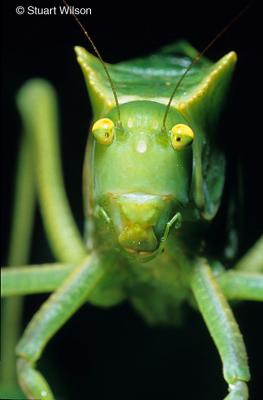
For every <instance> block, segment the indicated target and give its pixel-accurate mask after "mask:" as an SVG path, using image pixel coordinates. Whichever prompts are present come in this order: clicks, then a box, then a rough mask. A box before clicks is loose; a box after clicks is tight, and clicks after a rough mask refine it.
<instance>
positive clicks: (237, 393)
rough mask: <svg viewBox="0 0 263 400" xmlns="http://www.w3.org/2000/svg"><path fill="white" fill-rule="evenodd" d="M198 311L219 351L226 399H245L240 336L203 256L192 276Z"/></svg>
mask: <svg viewBox="0 0 263 400" xmlns="http://www.w3.org/2000/svg"><path fill="white" fill-rule="evenodd" d="M191 287H192V290H193V293H194V296H195V299H196V301H197V304H198V307H199V310H200V312H201V314H202V316H203V318H204V320H205V322H206V325H207V327H208V330H209V332H210V334H211V336H212V338H213V340H214V342H215V344H216V347H217V349H218V351H219V354H220V357H221V360H222V363H223V374H224V378H225V380H226V382H227V383H228V385H229V395H228V396H227V397H226V399H227V400H246V399H248V390H247V385H246V382H248V380H249V379H250V374H249V367H248V363H247V355H246V349H245V345H244V342H243V338H242V335H241V333H240V331H239V328H238V325H237V323H236V321H235V318H234V315H233V313H232V311H231V308H230V307H229V305H228V303H227V301H226V299H225V297H224V295H223V293H222V291H221V289H220V286H219V284H218V283H217V281H216V279H215V277H214V276H213V273H212V271H211V269H210V267H209V265H208V263H207V262H206V260H204V259H199V260H198V261H197V263H196V265H195V268H194V271H193V275H192V278H191Z"/></svg>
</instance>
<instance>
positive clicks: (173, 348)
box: [1, 0, 263, 400]
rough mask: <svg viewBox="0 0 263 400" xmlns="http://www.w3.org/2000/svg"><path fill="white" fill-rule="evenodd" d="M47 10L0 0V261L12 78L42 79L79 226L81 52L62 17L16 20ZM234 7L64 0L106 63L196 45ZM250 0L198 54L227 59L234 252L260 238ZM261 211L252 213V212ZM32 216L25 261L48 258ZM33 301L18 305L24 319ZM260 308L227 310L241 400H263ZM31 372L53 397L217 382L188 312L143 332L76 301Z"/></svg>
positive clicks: (193, 393)
mask: <svg viewBox="0 0 263 400" xmlns="http://www.w3.org/2000/svg"><path fill="white" fill-rule="evenodd" d="M29 4H30V5H35V6H39V7H48V6H54V5H57V6H58V5H59V4H60V2H56V1H55V0H54V1H53V2H48V1H41V2H36V1H35V2H34V1H33V0H32V2H27V1H24V2H23V1H17V2H14V1H7V0H6V1H5V4H2V40H3V42H2V97H1V109H2V140H3V142H2V152H1V161H2V166H1V176H2V182H3V188H2V191H1V193H2V194H1V211H2V224H1V226H2V227H3V239H2V248H3V251H2V255H3V258H4V257H5V248H6V245H7V238H8V232H9V225H10V217H11V207H10V204H11V203H12V179H13V175H14V168H15V160H16V155H17V150H18V141H19V133H20V120H19V116H18V114H17V112H16V108H15V101H14V99H15V93H16V91H17V90H18V88H19V87H20V86H21V85H22V83H23V82H24V81H26V80H27V79H28V78H32V77H38V76H39V77H43V78H46V79H48V80H49V81H51V82H52V83H53V84H54V86H55V88H56V89H57V91H58V95H59V102H60V110H61V141H62V151H63V166H64V170H65V181H66V188H67V191H68V195H69V198H70V202H71V205H72V209H73V212H74V215H75V217H76V219H77V221H78V223H79V226H80V227H82V223H81V221H82V199H81V174H82V162H83V156H84V146H85V142H86V136H87V131H88V126H89V121H90V118H91V111H90V106H89V102H88V96H87V94H86V89H85V86H84V82H83V77H82V74H81V71H80V69H79V67H78V64H77V62H76V60H75V55H74V52H73V46H74V45H76V44H79V45H83V46H85V47H87V48H88V49H90V46H89V43H87V41H86V39H85V37H84V36H83V34H82V33H81V31H80V29H79V28H78V26H77V25H76V23H75V22H74V21H73V18H72V17H71V18H70V17H69V16H60V15H56V16H27V15H23V16H19V15H16V13H15V7H16V6H17V5H23V6H24V7H26V6H27V5H29ZM245 4H246V2H245V1H236V2H235V1H232V2H231V1H229V2H225V3H224V2H219V3H214V2H210V4H209V5H208V4H207V3H205V2H189V1H188V2H186V1H185V2H178V1H173V2H170V3H167V2H159V3H154V2H153V3H149V4H148V5H146V3H143V2H137V3H136V2H122V4H118V3H117V2H108V3H104V2H98V1H97V2H96V3H91V2H89V1H84V0H83V1H82V2H81V1H75V2H74V5H75V6H79V7H81V6H84V7H91V8H92V15H91V16H87V17H83V18H81V20H82V22H83V24H84V25H85V27H86V28H87V30H88V31H89V32H90V34H91V35H92V37H93V39H94V41H95V43H96V45H97V47H98V49H99V50H100V52H101V54H102V57H103V58H104V60H105V61H108V62H112V63H115V62H118V61H121V60H123V59H129V58H132V57H135V56H139V55H144V54H146V53H150V52H152V51H154V50H156V49H158V47H160V46H161V45H165V44H168V43H169V42H172V41H174V40H176V39H178V38H181V37H183V38H186V39H188V40H189V41H190V42H191V43H192V44H193V45H194V46H195V47H197V48H198V49H202V48H204V47H205V46H206V44H207V43H208V42H209V40H211V39H212V38H213V37H214V36H215V35H216V34H217V33H218V32H219V31H220V30H221V29H222V27H223V26H224V25H226V24H227V23H228V22H229V21H230V20H231V18H232V17H233V16H234V15H236V14H237V13H238V12H239V11H240V9H241V8H242V7H243V6H244V5H245ZM256 5H257V3H256V2H254V4H253V5H252V6H251V8H250V9H249V10H248V11H247V12H246V14H245V15H243V17H242V18H241V19H240V20H239V21H238V22H237V23H236V24H235V25H234V26H233V27H232V28H231V29H230V30H229V31H228V32H227V33H226V34H225V35H224V36H223V37H222V38H221V39H220V40H219V41H218V42H217V43H216V44H215V45H214V47H213V48H212V49H211V50H210V51H209V53H208V56H210V57H211V58H212V59H218V58H219V57H221V56H222V55H224V54H225V53H226V52H228V51H230V50H236V51H237V53H238V56H239V62H238V65H237V70H236V73H235V77H234V80H233V85H232V91H231V95H230V96H229V99H228V107H227V109H226V112H225V114H224V118H223V121H222V135H223V136H222V137H223V140H224V141H225V144H226V149H227V153H228V157H229V160H230V161H229V162H230V163H231V160H235V159H236V156H237V155H238V157H239V158H240V159H241V162H242V165H243V169H244V176H245V181H244V183H245V235H244V241H243V249H242V250H243V251H245V250H246V249H247V248H249V246H250V245H251V244H253V243H254V241H255V240H256V239H257V237H258V236H259V234H260V232H261V231H262V224H261V222H262V212H261V211H260V207H261V205H262V195H261V194H260V190H261V186H262V183H261V182H262V177H261V175H262V173H261V171H262V165H261V159H262V147H261V145H260V143H259V139H260V132H261V131H262V128H261V108H260V104H259V102H258V99H257V96H258V90H259V89H258V85H259V79H260V74H259V70H260V68H261V65H262V64H261V63H260V46H259V43H260V41H259V28H260V26H259V23H258V21H257V19H256V15H257V13H259V10H258V9H257V8H256ZM260 212H261V214H260ZM52 260H53V258H52V255H51V253H50V251H49V249H48V245H47V243H46V240H45V236H44V234H43V231H42V226H41V220H40V217H39V215H37V220H36V226H35V231H34V241H33V249H32V258H31V262H49V261H52ZM44 299H45V296H35V297H30V298H28V299H27V302H26V311H25V323H26V322H27V321H29V319H30V317H31V316H32V314H33V313H34V312H35V311H36V310H37V308H38V307H39V306H40V304H41V303H42V302H43V300H44ZM262 311H263V309H262V305H260V304H253V303H250V304H249V303H247V304H241V305H239V306H238V307H237V308H236V309H235V314H236V316H237V319H238V321H239V324H240V328H241V330H242V332H243V334H244V337H245V341H246V344H247V348H248V353H249V357H250V364H251V372H252V380H251V384H250V390H251V399H252V400H253V399H255V400H257V399H261V398H262V396H263V383H262V382H263V374H262V359H263V351H262V343H261V342H262V337H263V326H262ZM40 368H41V369H42V370H43V371H45V374H46V376H48V380H49V381H50V383H51V386H52V387H53V388H54V390H55V392H57V393H60V394H61V396H60V397H59V398H61V399H65V400H66V399H77V398H85V399H86V398H92V399H106V398H113V397H120V396H121V397H122V398H125V399H133V398H134V397H135V396H136V397H137V398H152V397H153V398H154V397H158V398H167V399H168V398H176V399H179V398H180V399H181V398H184V399H187V400H188V399H189V400H190V399H204V400H205V399H209V400H217V399H218V400H219V399H222V398H223V396H224V394H225V391H226V385H225V383H224V382H223V379H222V374H221V365H220V361H219V358H218V355H217V352H216V350H215V348H214V346H213V344H212V341H211V339H210V337H209V335H208V333H207V330H206V328H205V326H204V323H203V321H202V320H201V318H200V316H199V315H198V314H197V313H196V312H194V311H192V310H190V309H187V310H186V317H185V323H184V325H183V326H182V327H180V328H177V329H175V328H154V329H153V328H150V327H147V326H146V325H145V324H144V322H143V321H142V320H141V319H140V318H139V317H138V316H137V315H136V314H135V313H134V311H133V310H132V309H131V308H130V307H129V306H128V305H126V304H125V305H121V306H119V307H115V308H113V309H109V310H103V309H97V308H94V307H92V306H89V305H87V306H84V307H83V308H82V309H81V310H80V311H79V312H78V313H77V314H76V315H75V316H74V317H73V318H72V319H71V320H70V322H69V323H67V324H66V326H65V327H63V329H62V330H61V331H60V332H59V333H58V334H57V335H56V337H55V338H54V339H52V341H51V342H50V344H49V345H48V347H47V350H46V351H45V354H44V357H43V360H42V361H41V362H40Z"/></svg>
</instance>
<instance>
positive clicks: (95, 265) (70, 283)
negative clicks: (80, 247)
mask: <svg viewBox="0 0 263 400" xmlns="http://www.w3.org/2000/svg"><path fill="white" fill-rule="evenodd" d="M107 263H110V258H108V259H107ZM106 267H107V264H106V261H105V260H103V261H102V260H99V259H98V258H97V256H96V255H95V254H93V255H91V256H89V257H87V258H86V259H85V260H84V261H82V262H81V264H80V265H79V266H78V267H77V268H76V269H75V270H74V271H73V272H72V273H71V274H70V275H69V276H68V278H66V280H65V281H64V283H63V284H62V285H61V286H60V287H59V289H58V290H57V291H55V292H54V293H53V294H52V295H51V296H50V297H49V299H48V300H47V301H46V302H45V303H44V304H43V305H42V307H41V308H40V310H39V311H38V312H37V313H36V314H35V315H34V317H33V319H32V320H31V322H30V323H29V325H28V327H27V328H26V330H25V332H24V335H23V337H22V339H21V340H20V342H19V343H18V346H17V350H16V353H17V356H18V362H17V369H18V377H19V382H20V385H21V387H22V388H23V391H24V392H25V394H26V395H27V396H28V398H29V399H32V398H33V399H46V400H47V399H48V400H50V399H54V396H53V394H52V392H51V389H50V387H49V385H48V384H47V382H46V380H45V378H44V377H43V376H42V375H41V374H40V373H39V372H38V371H37V370H36V368H35V364H36V362H37V360H38V359H39V358H40V356H41V353H42V351H43V350H44V347H45V346H46V344H47V343H48V341H49V340H50V339H51V337H52V336H53V335H54V334H55V333H56V332H57V331H58V330H59V328H60V327H61V326H62V325H63V324H64V323H65V322H66V321H67V320H68V319H69V318H70V316H71V315H73V314H74V312H75V311H76V310H77V309H78V308H79V307H80V306H81V305H82V304H83V303H84V301H85V300H86V298H87V296H88V295H89V294H90V293H91V291H92V290H93V289H94V288H95V287H96V286H97V285H98V284H99V282H100V280H101V278H102V277H103V276H104V275H105V273H106Z"/></svg>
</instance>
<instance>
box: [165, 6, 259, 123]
mask: <svg viewBox="0 0 263 400" xmlns="http://www.w3.org/2000/svg"><path fill="white" fill-rule="evenodd" d="M252 3H253V1H251V2H249V3H248V4H247V5H246V6H245V7H244V8H242V10H241V11H240V12H239V13H238V14H237V15H236V16H235V17H234V18H232V19H231V21H230V22H229V23H228V24H227V25H225V26H224V28H223V29H222V30H221V31H220V32H219V33H218V34H217V35H216V36H215V37H214V38H213V39H212V40H211V41H210V42H209V43H208V45H207V46H206V47H205V48H204V50H202V51H201V52H200V53H198V54H197V56H196V57H195V58H193V60H192V61H191V63H190V64H189V65H188V67H187V68H186V69H185V71H184V73H183V74H182V75H181V77H180V78H179V80H178V82H177V83H176V85H175V88H174V90H173V92H172V94H171V97H170V99H169V101H168V103H167V106H166V109H165V113H164V117H163V129H165V123H166V119H167V116H168V112H169V109H170V107H171V104H172V101H173V98H174V95H175V93H176V91H177V89H178V88H179V86H180V85H181V83H182V81H183V80H184V78H185V77H186V75H187V74H188V72H189V71H190V70H191V69H192V67H193V66H194V65H195V64H196V63H197V62H198V61H199V60H200V58H201V57H203V55H204V54H205V53H206V52H207V51H208V50H209V49H210V47H212V46H213V44H214V43H215V42H216V41H217V40H218V39H219V38H220V37H221V36H222V35H223V34H224V33H225V32H226V31H228V29H229V28H230V27H231V26H232V25H233V24H234V23H235V22H236V21H237V20H239V18H240V17H241V16H242V15H243V14H244V13H245V12H246V11H247V10H248V8H249V7H250V6H251V5H252Z"/></svg>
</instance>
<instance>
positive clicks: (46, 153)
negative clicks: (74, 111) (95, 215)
mask: <svg viewBox="0 0 263 400" xmlns="http://www.w3.org/2000/svg"><path fill="white" fill-rule="evenodd" d="M17 105H18V108H19V111H20V113H21V117H22V121H23V125H24V130H25V132H26V134H27V135H28V137H29V140H30V141H31V145H32V155H33V163H34V172H35V175H36V186H37V194H38V198H39V202H40V209H41V213H42V217H43V222H44V226H45V229H46V232H47V236H48V239H49V243H50V245H51V248H52V250H53V252H54V254H55V256H56V257H57V258H58V259H59V260H60V261H62V262H79V261H80V260H81V259H82V258H83V257H85V254H86V249H85V246H84V243H83V241H82V239H81V236H80V233H79V231H78V228H77V226H76V224H75V222H74V219H73V216H72V213H71V210H70V206H69V203H68V200H67V196H66V192H65V189H64V183H63V174H62V166H61V160H60V158H61V157H60V151H59V140H58V121H57V101H56V95H55V92H54V89H53V88H52V86H51V85H50V84H49V83H48V82H46V81H44V80H41V79H33V80H31V81H28V82H27V83H26V84H25V85H24V86H23V87H22V88H21V89H20V91H19V93H18V96H17Z"/></svg>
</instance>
